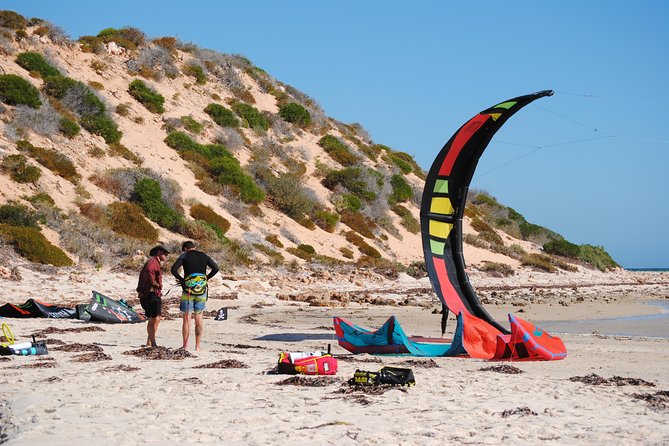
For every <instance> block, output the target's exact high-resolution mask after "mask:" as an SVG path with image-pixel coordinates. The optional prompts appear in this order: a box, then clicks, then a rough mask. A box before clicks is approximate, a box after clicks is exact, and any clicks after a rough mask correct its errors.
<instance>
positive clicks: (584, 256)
mask: <svg viewBox="0 0 669 446" xmlns="http://www.w3.org/2000/svg"><path fill="white" fill-rule="evenodd" d="M578 258H579V259H580V260H582V261H584V262H586V263H588V264H590V265H592V266H594V267H595V268H597V269H599V270H601V271H606V270H609V269H615V268H619V267H620V265H618V263H616V261H615V260H613V258H612V257H611V256H610V255H609V253H608V252H606V250H605V249H604V247H602V246H592V245H581V246H580V252H579V255H578Z"/></svg>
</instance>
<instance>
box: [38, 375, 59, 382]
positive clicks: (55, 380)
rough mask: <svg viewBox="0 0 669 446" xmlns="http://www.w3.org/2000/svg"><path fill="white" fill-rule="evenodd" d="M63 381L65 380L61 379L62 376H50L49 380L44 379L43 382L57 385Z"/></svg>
mask: <svg viewBox="0 0 669 446" xmlns="http://www.w3.org/2000/svg"><path fill="white" fill-rule="evenodd" d="M62 380H63V378H61V377H60V376H49V377H48V378H45V379H43V380H42V382H45V383H56V382H59V381H62Z"/></svg>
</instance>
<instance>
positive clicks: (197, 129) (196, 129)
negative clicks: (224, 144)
mask: <svg viewBox="0 0 669 446" xmlns="http://www.w3.org/2000/svg"><path fill="white" fill-rule="evenodd" d="M179 120H180V121H181V124H183V126H184V127H185V128H186V130H188V131H189V132H191V133H195V134H196V135H198V134H200V133H201V132H202V129H203V128H204V126H203V125H202V124H200V123H199V122H197V121H196V120H195V119H193V117H192V116H182V117H181V118H179Z"/></svg>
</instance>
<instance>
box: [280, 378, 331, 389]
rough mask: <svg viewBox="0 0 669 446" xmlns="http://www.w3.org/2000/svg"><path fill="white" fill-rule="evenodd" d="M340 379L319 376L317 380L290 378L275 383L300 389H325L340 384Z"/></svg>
mask: <svg viewBox="0 0 669 446" xmlns="http://www.w3.org/2000/svg"><path fill="white" fill-rule="evenodd" d="M341 382H342V380H341V378H338V377H335V376H319V377H317V378H307V377H306V376H291V377H290V378H286V379H284V380H282V381H279V382H277V383H276V384H277V385H279V386H288V385H290V386H301V387H325V386H329V385H331V384H337V383H341Z"/></svg>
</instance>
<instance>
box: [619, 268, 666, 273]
mask: <svg viewBox="0 0 669 446" xmlns="http://www.w3.org/2000/svg"><path fill="white" fill-rule="evenodd" d="M625 269H626V270H627V271H641V272H650V273H665V272H667V271H669V268H625Z"/></svg>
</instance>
